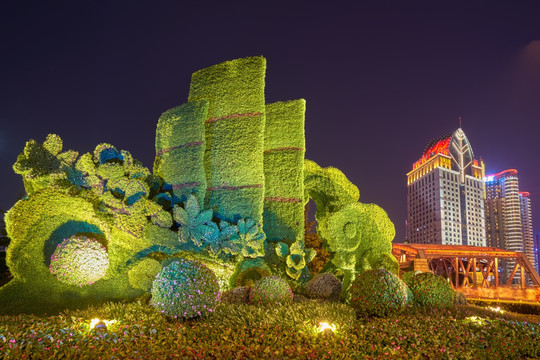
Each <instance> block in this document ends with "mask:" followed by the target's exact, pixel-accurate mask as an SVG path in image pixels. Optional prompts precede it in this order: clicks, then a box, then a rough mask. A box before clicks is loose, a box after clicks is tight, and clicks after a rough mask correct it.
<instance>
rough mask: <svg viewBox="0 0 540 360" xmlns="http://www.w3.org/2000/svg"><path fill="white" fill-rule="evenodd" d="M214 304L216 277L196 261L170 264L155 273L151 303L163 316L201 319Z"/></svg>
mask: <svg viewBox="0 0 540 360" xmlns="http://www.w3.org/2000/svg"><path fill="white" fill-rule="evenodd" d="M218 303H219V284H218V281H217V278H216V275H214V273H213V272H212V271H211V270H210V269H208V268H207V267H206V266H205V265H203V264H202V263H200V262H198V261H193V260H178V261H173V262H171V263H170V264H169V265H167V266H165V267H164V268H163V269H162V270H161V271H160V272H159V273H158V274H157V276H156V279H155V280H154V283H153V286H152V300H151V304H152V305H153V306H155V307H156V308H157V309H158V310H159V311H160V312H161V313H163V314H165V315H169V316H180V317H183V318H186V319H190V318H194V317H199V316H202V317H204V316H207V315H208V314H209V312H212V311H214V308H215V307H216V305H217V304H218Z"/></svg>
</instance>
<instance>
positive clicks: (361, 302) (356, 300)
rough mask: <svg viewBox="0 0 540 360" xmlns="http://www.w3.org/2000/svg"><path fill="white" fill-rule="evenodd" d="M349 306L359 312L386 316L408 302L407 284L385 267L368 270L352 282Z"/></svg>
mask: <svg viewBox="0 0 540 360" xmlns="http://www.w3.org/2000/svg"><path fill="white" fill-rule="evenodd" d="M350 292H351V300H350V303H351V306H352V307H353V308H354V309H355V310H356V311H357V312H358V313H359V314H366V315H375V316H387V315H390V314H392V313H394V312H397V311H399V310H401V309H402V308H403V307H404V306H405V305H406V304H407V302H408V298H409V297H408V294H407V285H406V284H405V283H404V282H403V281H402V280H401V279H400V278H398V277H397V276H396V275H394V274H393V273H391V272H390V271H388V270H385V269H373V270H368V271H365V272H364V273H362V274H361V275H360V276H358V277H357V278H356V279H355V281H354V282H353V283H352V285H351V288H350Z"/></svg>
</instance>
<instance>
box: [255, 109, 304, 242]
mask: <svg viewBox="0 0 540 360" xmlns="http://www.w3.org/2000/svg"><path fill="white" fill-rule="evenodd" d="M305 110H306V102H305V100H303V99H300V100H293V101H287V102H277V103H273V104H267V105H266V123H265V129H264V213H263V216H264V221H263V223H264V232H265V233H266V237H267V238H268V240H270V241H280V240H281V241H283V240H284V239H291V241H303V237H304V227H303V225H304V221H303V220H304V206H303V198H304V153H305V135H304V114H305Z"/></svg>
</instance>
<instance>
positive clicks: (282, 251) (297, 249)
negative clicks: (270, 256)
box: [275, 241, 317, 280]
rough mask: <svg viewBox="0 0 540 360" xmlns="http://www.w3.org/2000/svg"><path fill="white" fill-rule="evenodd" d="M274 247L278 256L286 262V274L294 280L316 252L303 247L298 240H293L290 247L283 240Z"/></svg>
mask: <svg viewBox="0 0 540 360" xmlns="http://www.w3.org/2000/svg"><path fill="white" fill-rule="evenodd" d="M275 249H276V254H277V255H278V257H279V258H280V259H281V260H284V261H285V263H286V264H287V269H286V272H287V275H289V276H290V277H291V278H293V279H295V280H297V279H298V278H299V277H300V275H302V270H303V269H304V267H306V264H307V263H309V262H310V261H311V260H313V258H314V257H315V255H316V254H317V252H316V251H315V250H313V249H304V246H303V245H302V243H301V242H300V241H295V242H294V243H292V244H291V246H290V247H289V246H287V244H285V243H284V242H279V243H277V244H276V245H275Z"/></svg>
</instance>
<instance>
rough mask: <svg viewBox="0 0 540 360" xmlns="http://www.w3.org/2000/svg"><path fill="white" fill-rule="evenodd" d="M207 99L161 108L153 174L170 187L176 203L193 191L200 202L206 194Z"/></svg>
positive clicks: (166, 186) (165, 186) (184, 199)
mask: <svg viewBox="0 0 540 360" xmlns="http://www.w3.org/2000/svg"><path fill="white" fill-rule="evenodd" d="M207 114H208V101H206V100H202V101H193V102H190V103H187V104H184V105H181V106H177V107H175V108H173V109H170V110H168V111H166V112H164V113H163V114H162V115H161V117H160V118H159V120H158V124H157V130H156V159H155V161H154V175H157V176H160V177H161V178H162V179H163V181H164V184H163V188H164V189H165V190H172V192H173V194H174V196H175V201H174V202H175V203H179V202H184V201H186V200H187V198H188V197H189V196H190V195H191V194H196V195H197V197H198V198H199V201H200V202H201V203H203V202H204V198H205V196H206V175H205V172H204V149H205V147H206V144H205V137H204V131H205V129H204V122H205V120H206V119H207Z"/></svg>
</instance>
